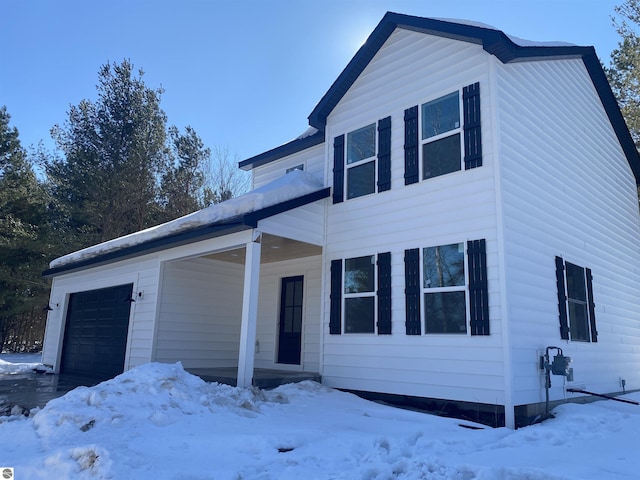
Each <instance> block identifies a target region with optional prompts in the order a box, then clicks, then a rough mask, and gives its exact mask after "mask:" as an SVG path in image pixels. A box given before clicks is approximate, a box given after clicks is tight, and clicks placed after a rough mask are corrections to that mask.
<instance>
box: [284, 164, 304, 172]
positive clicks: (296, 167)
mask: <svg viewBox="0 0 640 480" xmlns="http://www.w3.org/2000/svg"><path fill="white" fill-rule="evenodd" d="M295 170H304V163H301V164H300V165H296V166H295V167H291V168H287V170H286V171H285V173H291V172H293V171H295Z"/></svg>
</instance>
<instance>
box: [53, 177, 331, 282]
mask: <svg viewBox="0 0 640 480" xmlns="http://www.w3.org/2000/svg"><path fill="white" fill-rule="evenodd" d="M328 195H329V189H328V188H325V187H324V186H323V185H322V183H321V182H320V181H319V180H318V179H317V178H316V177H314V176H312V175H311V174H309V173H307V172H303V171H301V170H294V171H292V172H290V173H288V174H286V175H285V176H283V177H280V178H278V179H276V180H274V181H273V182H271V183H269V184H267V185H264V186H262V187H260V188H256V189H255V190H253V191H251V192H249V193H246V194H244V195H241V196H239V197H236V198H232V199H230V200H227V201H226V202H222V203H217V204H214V205H211V206H210V207H207V208H204V209H202V210H199V211H197V212H194V213H191V214H189V215H185V216H184V217H180V218H177V219H175V220H172V221H170V222H167V223H163V224H161V225H157V226H155V227H151V228H147V229H146V230H141V231H139V232H135V233H131V234H129V235H125V236H123V237H119V238H115V239H113V240H109V241H107V242H103V243H100V244H98V245H94V246H91V247H88V248H85V249H82V250H78V251H77V252H73V253H70V254H68V255H65V256H63V257H60V258H56V259H55V260H53V261H52V262H51V263H50V264H49V270H47V271H45V272H44V273H43V275H44V276H55V275H56V274H59V273H62V272H66V271H68V270H72V269H77V268H80V267H86V266H89V265H94V264H96V263H105V262H107V261H113V260H115V259H122V257H124V256H135V255H140V254H143V253H149V251H156V250H159V249H161V248H167V247H169V246H175V245H182V244H185V243H191V242H194V241H197V240H201V239H203V237H204V238H211V237H214V236H220V235H224V234H227V233H231V232H232V231H239V230H244V229H247V228H253V227H255V226H256V225H257V221H258V220H261V219H263V218H266V217H269V216H272V215H275V214H278V213H282V212H285V211H287V210H290V209H292V208H296V207H298V206H301V205H304V204H306V203H310V202H312V201H316V200H319V199H321V198H325V197H327V196H328Z"/></svg>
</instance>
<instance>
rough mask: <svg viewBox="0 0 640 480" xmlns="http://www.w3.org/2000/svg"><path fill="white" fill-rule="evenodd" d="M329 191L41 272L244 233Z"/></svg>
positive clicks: (47, 274) (77, 268) (56, 272)
mask: <svg viewBox="0 0 640 480" xmlns="http://www.w3.org/2000/svg"><path fill="white" fill-rule="evenodd" d="M330 191H331V189H330V188H323V189H321V190H316V191H315V192H312V193H308V194H306V195H302V196H300V197H296V198H293V199H291V200H287V201H285V202H280V203H277V204H275V205H271V206H269V207H265V208H263V209H260V210H257V211H255V212H249V213H246V214H244V215H241V216H238V217H234V218H233V219H229V220H227V221H225V222H223V223H217V224H211V225H205V226H202V227H198V228H194V229H192V230H187V231H185V232H179V233H175V234H172V235H167V236H165V237H162V238H157V239H153V240H149V241H147V242H144V243H140V244H137V245H132V246H130V247H125V248H121V249H118V250H114V251H112V252H107V253H104V254H101V255H96V256H95V257H91V258H88V259H86V260H80V261H77V262H70V263H68V264H64V265H61V266H59V267H54V268H50V269H48V270H45V271H44V272H42V276H43V277H56V276H58V275H62V274H68V273H72V272H76V271H80V270H86V269H89V268H95V267H99V266H102V265H107V264H110V263H114V262H119V261H122V260H126V259H129V258H133V257H138V256H141V255H147V254H150V253H155V252H158V251H160V250H166V249H168V248H175V247H179V246H182V245H187V244H190V243H195V242H199V241H202V240H208V239H211V238H216V237H221V236H224V235H229V234H232V233H236V232H241V231H243V230H249V229H252V228H256V227H257V226H258V222H259V221H260V220H262V219H265V218H268V217H272V216H274V215H278V214H279V213H284V212H287V211H289V210H293V209H294V208H298V207H301V206H303V205H306V204H308V203H312V202H315V201H318V200H322V199H324V198H327V197H328V196H329V195H330Z"/></svg>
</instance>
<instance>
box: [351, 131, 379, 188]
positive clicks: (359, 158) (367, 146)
mask: <svg viewBox="0 0 640 480" xmlns="http://www.w3.org/2000/svg"><path fill="white" fill-rule="evenodd" d="M375 191H376V124H375V123H372V124H371V125H367V126H366V127H363V128H360V129H358V130H355V131H353V132H350V133H348V134H347V198H356V197H361V196H363V195H368V194H370V193H374V192H375Z"/></svg>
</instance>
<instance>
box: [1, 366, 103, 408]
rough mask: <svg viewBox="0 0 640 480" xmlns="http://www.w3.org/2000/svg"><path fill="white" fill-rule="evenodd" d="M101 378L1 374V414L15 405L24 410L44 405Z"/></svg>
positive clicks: (41, 374)
mask: <svg viewBox="0 0 640 480" xmlns="http://www.w3.org/2000/svg"><path fill="white" fill-rule="evenodd" d="M100 381H101V380H100V379H97V378H89V377H82V376H75V375H53V374H46V373H36V372H33V373H31V372H29V373H18V374H1V375H0V415H8V414H9V413H10V412H11V409H12V408H13V407H14V406H16V405H17V406H19V407H21V408H22V409H23V410H27V411H28V410H31V409H33V408H36V407H40V408H41V407H44V406H45V405H46V404H47V402H48V401H49V400H52V399H54V398H58V397H61V396H63V395H64V394H65V393H67V392H69V391H71V390H73V389H74V388H76V387H79V386H87V387H90V386H93V385H97V384H98V383H100Z"/></svg>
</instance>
